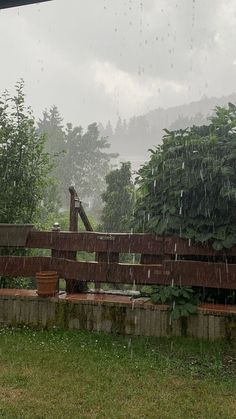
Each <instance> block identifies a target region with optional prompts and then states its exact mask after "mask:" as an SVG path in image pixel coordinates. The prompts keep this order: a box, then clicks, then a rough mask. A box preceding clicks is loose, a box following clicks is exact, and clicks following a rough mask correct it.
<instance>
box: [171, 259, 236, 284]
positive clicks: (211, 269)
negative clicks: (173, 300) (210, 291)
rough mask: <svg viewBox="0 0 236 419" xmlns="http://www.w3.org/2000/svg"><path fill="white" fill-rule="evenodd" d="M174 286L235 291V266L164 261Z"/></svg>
mask: <svg viewBox="0 0 236 419" xmlns="http://www.w3.org/2000/svg"><path fill="white" fill-rule="evenodd" d="M164 268H165V270H166V271H169V272H170V277H171V278H172V279H173V280H174V283H175V285H189V286H200V287H211V288H229V289H236V265H235V264H226V263H208V262H199V261H186V260H181V261H165V262H164Z"/></svg>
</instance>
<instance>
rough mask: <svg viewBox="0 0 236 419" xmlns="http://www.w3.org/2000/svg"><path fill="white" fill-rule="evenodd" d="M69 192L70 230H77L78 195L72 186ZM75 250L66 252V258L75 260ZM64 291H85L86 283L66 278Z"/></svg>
mask: <svg viewBox="0 0 236 419" xmlns="http://www.w3.org/2000/svg"><path fill="white" fill-rule="evenodd" d="M69 192H70V226H69V230H70V231H78V211H77V209H76V204H75V203H76V199H78V195H77V193H76V190H75V188H74V187H73V186H71V187H70V188H69ZM76 255H77V252H76V251H70V252H67V256H66V257H67V259H70V260H76ZM65 280H66V292H67V293H70V294H72V293H79V292H83V291H87V284H85V283H83V282H82V281H81V282H80V281H77V280H76V279H66V278H65Z"/></svg>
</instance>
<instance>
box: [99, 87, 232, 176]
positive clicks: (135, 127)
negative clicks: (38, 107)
mask: <svg viewBox="0 0 236 419" xmlns="http://www.w3.org/2000/svg"><path fill="white" fill-rule="evenodd" d="M228 102H232V103H235V102H236V93H232V94H231V95H228V96H223V97H220V98H217V97H211V98H208V97H206V96H204V97H202V99H200V100H199V101H195V102H191V103H188V104H184V105H181V106H175V107H170V108H167V109H164V108H158V109H155V110H153V111H150V112H148V113H146V114H144V115H139V116H134V117H132V118H130V119H129V120H128V121H126V120H125V119H121V118H118V120H117V123H116V126H115V127H113V126H112V125H111V123H110V121H108V123H107V124H106V126H105V127H104V126H103V125H102V124H99V130H100V133H101V135H103V136H106V137H108V141H109V142H110V143H111V150H112V151H116V152H118V153H119V155H120V158H119V159H120V160H121V161H122V160H123V161H124V160H130V161H131V162H132V164H133V167H134V168H137V167H138V166H139V165H140V164H142V163H143V162H144V161H145V160H146V159H147V157H148V149H150V148H153V147H155V146H156V145H158V144H160V142H161V140H162V137H163V134H164V133H163V129H164V128H167V129H180V128H186V127H188V126H192V125H202V124H208V123H209V121H208V118H209V116H210V115H212V113H213V112H214V109H215V107H216V106H224V105H227V104H228Z"/></svg>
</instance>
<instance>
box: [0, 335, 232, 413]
mask: <svg viewBox="0 0 236 419" xmlns="http://www.w3.org/2000/svg"><path fill="white" fill-rule="evenodd" d="M0 417H1V418H92V419H93V418H107V419H112V418H117V419H118V418H125V419H126V418H153V419H158V418H160V419H166V418H168V419H169V418H170V419H176V418H184V419H191V418H196V419H205V418H209V419H210V418H211V419H212V418H214V419H215V418H220V419H227V418H236V344H235V343H234V344H233V343H220V342H219V343H207V342H201V341H197V340H190V339H183V338H181V339H145V338H132V339H131V338H124V337H119V336H106V335H104V334H98V333H87V332H86V333H85V332H62V331H58V330H53V331H33V330H28V329H21V330H20V329H6V328H3V329H0Z"/></svg>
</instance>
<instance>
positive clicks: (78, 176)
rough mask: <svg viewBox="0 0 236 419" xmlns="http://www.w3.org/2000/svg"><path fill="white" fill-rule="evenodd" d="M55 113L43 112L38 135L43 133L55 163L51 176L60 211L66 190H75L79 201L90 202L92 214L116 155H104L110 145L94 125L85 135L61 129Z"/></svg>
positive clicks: (68, 126) (68, 127)
mask: <svg viewBox="0 0 236 419" xmlns="http://www.w3.org/2000/svg"><path fill="white" fill-rule="evenodd" d="M62 121H63V120H62V118H61V116H60V114H59V111H58V109H57V108H56V107H55V106H53V107H52V108H51V109H50V110H49V111H45V112H44V115H43V119H42V120H40V121H39V131H40V132H41V133H46V136H47V149H48V151H49V153H50V155H51V158H52V159H54V160H56V165H55V169H54V175H55V178H56V179H57V181H58V183H59V189H60V194H61V200H62V203H63V207H64V208H66V207H67V206H68V187H69V186H71V185H74V186H75V189H76V190H77V191H78V194H79V196H80V198H82V199H85V198H86V199H88V200H89V201H91V205H90V206H91V207H92V210H93V213H95V208H96V207H97V206H98V207H99V206H100V207H101V198H100V195H101V193H102V192H103V191H104V189H105V176H106V174H107V173H108V172H109V170H110V164H111V160H112V159H113V158H115V157H117V154H114V153H108V152H107V150H108V149H109V147H110V144H109V143H108V142H107V139H106V138H105V137H101V136H100V134H99V130H98V126H97V124H96V123H93V124H90V125H89V126H88V128H87V130H86V131H84V130H83V128H82V127H81V126H75V127H73V125H72V124H71V123H67V124H66V127H64V126H63V123H62Z"/></svg>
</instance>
